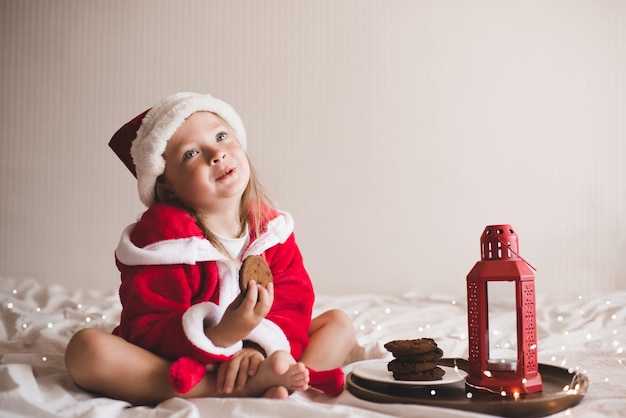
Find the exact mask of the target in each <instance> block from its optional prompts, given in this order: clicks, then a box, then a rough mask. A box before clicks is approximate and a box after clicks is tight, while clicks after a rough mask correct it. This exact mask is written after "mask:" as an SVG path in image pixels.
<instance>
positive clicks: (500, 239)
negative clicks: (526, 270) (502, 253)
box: [498, 237, 537, 271]
mask: <svg viewBox="0 0 626 418" xmlns="http://www.w3.org/2000/svg"><path fill="white" fill-rule="evenodd" d="M498 241H500V242H501V243H502V244H503V245H504V246H505V247H507V249H508V250H509V251H511V252H512V253H513V254H515V255H516V256H517V258H519V259H520V260H522V261H523V262H524V263H526V264H527V265H528V267H530V268H531V269H533V270H535V271H537V269H536V268H534V267H533V266H532V264H530V263H529V262H528V261H526V260H524V258H523V257H522V256H521V255H519V254H518V253H517V252H515V251H514V250H513V249H512V248H511V247H510V246H509V245H508V244H507V243H506V242H504V241H502V238H500V237H498Z"/></svg>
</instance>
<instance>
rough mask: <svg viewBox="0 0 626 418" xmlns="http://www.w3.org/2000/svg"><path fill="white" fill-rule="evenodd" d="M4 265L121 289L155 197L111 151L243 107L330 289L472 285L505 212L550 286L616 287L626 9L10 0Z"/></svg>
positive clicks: (0, 258)
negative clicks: (197, 99)
mask: <svg viewBox="0 0 626 418" xmlns="http://www.w3.org/2000/svg"><path fill="white" fill-rule="evenodd" d="M0 5H1V6H0V7H1V9H0V22H1V24H0V51H1V53H2V62H1V76H0V83H1V86H2V88H1V91H2V96H1V98H0V106H1V109H0V110H1V111H0V139H1V143H0V163H1V169H0V275H3V276H14V277H15V276H17V277H34V278H37V279H40V280H41V281H42V282H44V283H50V284H51V283H59V284H62V285H65V286H70V287H77V288H97V289H114V288H116V287H117V285H118V280H119V278H118V274H117V270H116V269H115V266H114V262H113V250H114V248H115V246H116V245H117V240H118V237H119V234H120V232H121V230H122V229H123V228H124V227H125V226H126V225H127V224H128V223H130V222H132V221H133V220H134V219H135V217H136V216H137V215H138V214H139V213H140V212H141V211H142V210H143V208H142V206H141V204H140V203H139V200H138V197H137V193H136V188H135V183H134V181H133V178H132V177H131V175H130V174H129V173H128V172H127V171H126V169H125V168H124V166H123V165H122V164H121V163H120V162H119V161H118V160H117V159H116V157H115V156H114V154H113V153H112V152H111V151H110V150H109V149H108V148H107V143H108V140H109V138H110V136H111V135H112V134H113V133H114V132H115V130H117V129H118V128H119V127H120V126H121V125H122V124H123V123H125V122H126V121H127V120H129V119H130V118H131V117H132V116H134V115H136V114H138V113H139V112H141V111H142V110H144V109H145V108H147V107H149V106H150V105H152V104H153V103H154V102H155V101H156V100H158V99H159V98H161V97H163V96H165V95H168V94H170V93H173V92H175V91H181V90H194V91H200V92H210V93H212V94H214V95H216V96H218V97H221V98H223V99H225V100H226V101H228V102H230V103H231V104H233V105H234V106H235V108H237V109H238V111H239V113H240V114H241V116H242V117H243V119H244V122H245V123H246V126H247V130H248V135H249V139H250V146H249V154H250V156H251V158H252V160H253V162H254V164H255V167H256V168H257V170H258V171H259V173H260V176H261V178H262V180H263V181H264V183H265V185H266V186H267V188H268V189H269V190H270V192H271V193H272V195H273V196H274V198H275V199H276V200H277V201H278V203H279V205H280V207H281V208H283V209H285V210H288V211H290V212H291V213H292V214H293V215H294V217H295V220H296V234H297V238H298V240H299V243H300V246H301V249H302V251H303V253H304V256H305V263H306V265H307V267H308V269H309V271H310V273H311V275H312V277H313V280H314V283H315V285H316V288H317V290H318V292H323V293H351V292H389V293H398V292H403V291H407V290H411V289H413V290H419V291H425V292H448V293H454V294H463V292H464V289H465V276H466V274H467V272H468V271H469V270H470V269H471V267H472V266H473V264H474V263H475V262H476V261H477V260H478V258H479V246H478V242H479V236H480V233H481V232H482V230H483V228H484V226H485V225H487V224H494V223H510V224H512V225H513V226H514V227H515V228H516V230H517V232H518V234H519V236H520V247H521V251H522V255H523V256H524V257H525V258H526V259H528V261H529V262H530V263H531V264H533V265H534V266H535V267H537V269H538V271H537V291H538V294H540V295H541V294H545V295H560V296H563V295H565V294H569V293H572V294H579V293H580V294H583V293H585V292H588V291H590V290H592V289H595V288H602V289H624V288H625V284H624V283H626V280H624V278H625V276H626V256H625V255H624V253H625V250H626V222H625V213H626V210H625V209H626V205H625V203H626V187H625V184H624V182H625V179H626V169H625V168H624V160H625V158H624V157H625V151H626V145H625V144H626V124H625V122H624V115H625V114H626V106H625V105H626V2H624V1H620V0H614V1H608V0H588V1H570V0H562V1H543V0H536V1H533V0H530V1H529V0H519V1H501V0H486V1H465V0H459V1H434V0H433V1H416V0H406V1H397V0H385V1H384V0H379V1H356V0H352V1H350V0H342V1H330V0H326V1H290V0H284V1H279V0H272V1H267V0H263V1H253V0H250V1H242V0H237V1H219V2H218V1H201V0H195V1H194V0H182V1H164V0H156V1H155V0H133V1H127V0H108V1H97V0H55V1H48V0H20V1H18V0H1V1H0Z"/></svg>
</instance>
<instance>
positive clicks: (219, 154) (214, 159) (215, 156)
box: [210, 150, 226, 164]
mask: <svg viewBox="0 0 626 418" xmlns="http://www.w3.org/2000/svg"><path fill="white" fill-rule="evenodd" d="M210 158H211V163H212V164H219V163H220V162H221V161H222V160H223V159H224V158H226V151H223V150H216V151H214V152H213V153H211V155H210Z"/></svg>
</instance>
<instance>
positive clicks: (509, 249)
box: [466, 225, 542, 397]
mask: <svg viewBox="0 0 626 418" xmlns="http://www.w3.org/2000/svg"><path fill="white" fill-rule="evenodd" d="M480 247H481V260H480V261H478V262H477V263H476V265H474V268H472V270H471V271H470V272H469V273H468V275H467V325H468V331H469V334H468V335H469V338H468V340H469V359H468V362H469V373H468V376H467V379H466V385H467V386H468V388H473V389H480V390H486V391H490V392H496V393H500V394H501V395H503V396H506V395H509V394H510V395H513V396H515V397H517V396H519V395H520V394H525V393H533V392H540V391H541V390H542V381H541V375H540V374H539V367H538V361H537V329H536V310H535V275H534V274H533V271H532V270H531V268H530V266H529V264H528V263H526V261H524V260H523V259H522V258H521V257H520V256H519V249H518V238H517V234H516V233H515V232H514V231H513V228H511V226H510V225H490V226H487V227H486V228H485V230H484V232H483V234H482V236H481V239H480ZM489 282H514V284H515V307H516V313H515V317H516V318H515V325H516V328H517V330H516V331H517V332H516V335H517V337H516V338H517V345H516V348H517V358H516V359H508V360H507V359H498V358H490V346H489V333H490V330H489V316H488V314H489V312H488V310H489V309H488V307H489V305H488V295H487V293H488V292H487V289H488V286H487V285H488V283H489Z"/></svg>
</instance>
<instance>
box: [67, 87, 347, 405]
mask: <svg viewBox="0 0 626 418" xmlns="http://www.w3.org/2000/svg"><path fill="white" fill-rule="evenodd" d="M109 145H110V146H111V147H112V148H113V150H114V151H115V152H116V154H117V155H118V156H119V157H120V159H121V160H122V161H123V162H124V163H125V165H126V166H127V167H128V168H129V169H130V171H131V172H132V173H133V174H134V175H135V176H136V177H137V185H138V190H139V197H140V199H141V201H142V202H143V203H144V204H145V205H146V206H147V207H148V209H147V210H146V212H144V213H143V215H142V216H141V218H140V219H139V221H138V222H137V223H135V224H132V225H130V226H129V227H128V228H126V229H125V230H124V232H123V233H122V237H121V239H120V243H119V245H118V248H117V249H116V253H115V255H116V263H117V266H118V269H119V270H120V272H121V278H122V282H121V286H120V299H121V302H122V313H121V320H120V324H119V326H118V327H117V328H116V329H115V330H114V331H113V333H112V334H108V333H105V332H102V331H99V330H96V329H84V330H82V331H79V332H78V333H76V335H74V337H72V339H71V340H70V342H69V344H68V347H67V350H66V356H65V359H66V365H67V369H68V372H69V374H70V375H71V377H72V378H73V379H74V381H75V382H76V384H77V385H79V386H80V387H82V388H84V389H86V390H89V391H93V392H97V393H100V394H103V395H105V396H109V397H112V398H117V399H122V400H126V401H129V402H131V403H133V404H155V403H158V402H160V401H162V400H165V399H167V398H169V397H172V396H183V397H213V396H247V397H250V396H254V397H256V396H264V397H270V398H286V397H287V396H288V394H289V393H290V392H292V391H298V390H306V389H308V388H309V386H313V387H316V388H318V389H320V390H323V391H324V392H326V393H328V394H330V395H332V396H336V395H338V394H339V393H341V391H342V389H343V383H344V382H343V373H342V371H341V369H340V368H339V367H340V366H341V365H342V364H343V362H344V360H345V359H346V357H347V355H348V353H349V352H350V350H351V349H352V347H353V345H354V344H355V336H354V330H353V328H352V323H351V321H350V319H349V318H348V317H347V315H345V314H344V313H343V312H341V311H339V310H331V311H328V312H325V313H323V314H322V315H320V316H318V317H316V318H313V319H311V313H312V307H313V302H314V293H313V287H312V284H311V281H310V279H309V276H308V274H307V272H306V270H305V268H304V265H303V261H302V256H301V254H300V251H299V249H298V246H297V245H296V242H295V239H294V234H293V220H292V218H291V216H290V215H289V214H288V213H286V212H281V211H278V210H277V209H275V208H274V206H273V204H272V203H271V201H270V199H269V198H268V197H267V195H266V193H265V192H264V190H263V188H262V187H261V185H260V183H259V182H258V179H257V177H256V175H255V173H254V171H253V169H252V167H251V165H250V162H249V160H248V157H247V154H246V152H245V148H246V145H247V138H246V132H245V129H244V126H243V123H242V121H241V119H240V118H239V115H238V114H237V113H236V112H235V110H234V109H233V108H232V107H231V106H230V105H228V104H227V103H225V102H223V101H221V100H219V99H217V98H215V97H212V96H210V95H205V94H196V93H178V94H174V95H172V96H170V97H167V98H165V99H163V100H162V101H160V102H159V103H157V104H156V105H155V106H154V107H152V108H151V109H149V110H147V111H146V112H143V113H142V114H140V115H139V116H137V117H136V118H134V119H133V120H131V121H130V122H128V123H127V124H126V125H124V126H123V127H122V128H121V129H120V130H119V131H118V132H117V133H116V134H115V135H114V136H113V138H112V140H111V142H110V144H109ZM248 255H261V256H263V257H264V258H265V260H266V261H267V263H268V265H269V267H270V270H271V272H272V275H273V283H271V284H269V285H267V287H263V286H260V285H258V284H257V283H255V282H254V281H252V282H250V283H249V285H248V288H247V289H246V291H245V292H240V290H239V279H238V270H239V267H240V265H241V261H242V260H243V259H244V258H245V257H247V256H248ZM319 370H322V371H319Z"/></svg>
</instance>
